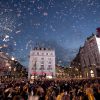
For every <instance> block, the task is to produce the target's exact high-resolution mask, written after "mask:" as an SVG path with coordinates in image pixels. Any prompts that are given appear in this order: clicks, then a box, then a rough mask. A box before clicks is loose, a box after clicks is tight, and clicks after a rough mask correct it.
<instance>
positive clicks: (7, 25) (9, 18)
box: [0, 0, 100, 66]
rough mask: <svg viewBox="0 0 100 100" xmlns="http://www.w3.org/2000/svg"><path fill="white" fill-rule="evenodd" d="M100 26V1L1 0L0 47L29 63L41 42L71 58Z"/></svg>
mask: <svg viewBox="0 0 100 100" xmlns="http://www.w3.org/2000/svg"><path fill="white" fill-rule="evenodd" d="M99 26H100V0H0V48H1V49H2V50H3V51H5V52H8V53H9V54H10V55H12V56H14V57H16V59H18V60H19V61H20V62H21V63H22V64H24V65H25V66H27V65H28V55H29V51H30V49H31V47H34V45H35V44H36V43H37V42H38V43H41V44H42V45H43V44H45V45H48V43H50V42H51V44H49V45H50V46H51V47H52V46H53V48H54V46H55V45H56V44H57V47H56V48H55V49H56V50H57V48H59V49H63V50H59V51H65V52H57V57H58V58H60V57H61V56H63V55H64V57H65V59H66V61H67V60H68V59H69V58H70V56H71V57H74V56H75V54H74V52H75V53H76V52H77V51H78V49H79V47H80V46H81V45H83V43H84V41H85V39H86V37H88V36H90V35H91V34H92V33H95V30H96V28H97V27H99ZM54 43H55V45H54ZM2 47H3V48H2ZM59 53H62V54H60V55H61V56H59Z"/></svg>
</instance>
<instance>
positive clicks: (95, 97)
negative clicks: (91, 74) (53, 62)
mask: <svg viewBox="0 0 100 100" xmlns="http://www.w3.org/2000/svg"><path fill="white" fill-rule="evenodd" d="M0 100H100V80H99V79H82V80H46V79H45V80H34V81H31V82H30V81H28V80H1V81H0Z"/></svg>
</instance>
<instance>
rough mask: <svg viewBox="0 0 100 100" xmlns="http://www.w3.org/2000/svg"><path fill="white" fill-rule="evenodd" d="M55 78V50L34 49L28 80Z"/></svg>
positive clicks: (31, 54) (31, 52)
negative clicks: (32, 78) (31, 78)
mask: <svg viewBox="0 0 100 100" xmlns="http://www.w3.org/2000/svg"><path fill="white" fill-rule="evenodd" d="M30 77H34V78H40V77H45V78H52V77H55V50H51V49H48V48H34V49H33V50H31V51H30V60H29V67H28V78H30Z"/></svg>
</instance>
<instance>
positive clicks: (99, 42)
mask: <svg viewBox="0 0 100 100" xmlns="http://www.w3.org/2000/svg"><path fill="white" fill-rule="evenodd" d="M79 53H80V62H81V66H82V71H83V77H88V78H89V77H97V76H98V72H97V69H100V36H97V35H92V36H90V37H89V38H87V40H86V41H85V43H84V46H83V47H81V48H80V50H79Z"/></svg>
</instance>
